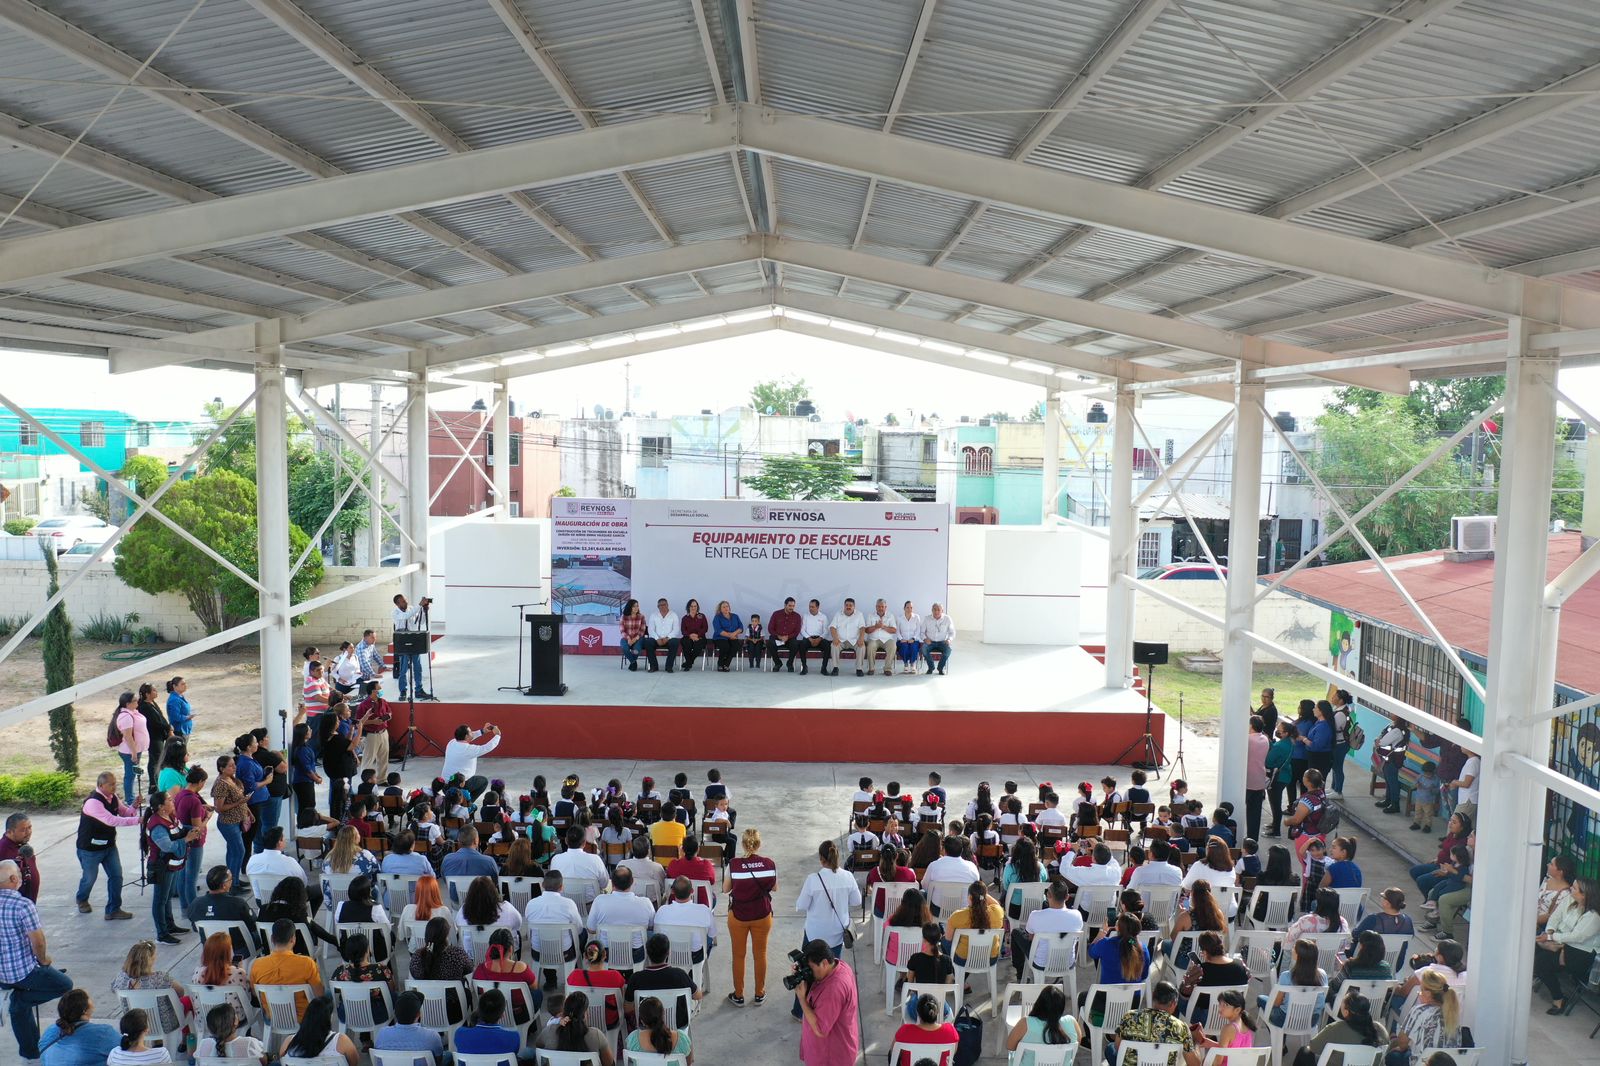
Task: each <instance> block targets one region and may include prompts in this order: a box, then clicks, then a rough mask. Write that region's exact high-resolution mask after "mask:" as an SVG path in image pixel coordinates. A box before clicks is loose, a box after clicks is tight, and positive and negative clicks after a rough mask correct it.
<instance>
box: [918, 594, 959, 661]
mask: <svg viewBox="0 0 1600 1066" xmlns="http://www.w3.org/2000/svg"><path fill="white" fill-rule="evenodd" d="M955 639H956V624H955V622H954V621H953V620H952V619H951V618H950V616H949V615H948V614H946V613H945V610H944V606H943V605H942V604H938V603H936V604H934V605H933V607H932V608H930V610H929V614H928V617H927V618H924V619H923V620H922V661H923V662H924V663H925V664H927V667H928V672H929V673H930V674H931V673H933V672H934V670H933V653H934V652H938V653H939V673H941V674H943V673H944V672H945V669H946V668H947V667H948V666H949V665H950V645H951V644H953V643H955Z"/></svg>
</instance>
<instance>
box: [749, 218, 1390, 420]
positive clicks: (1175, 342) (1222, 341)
mask: <svg viewBox="0 0 1600 1066" xmlns="http://www.w3.org/2000/svg"><path fill="white" fill-rule="evenodd" d="M767 257H768V258H769V259H771V260H773V261H774V262H778V263H784V264H787V265H789V266H795V267H804V268H808V269H811V270H822V271H827V272H829V273H833V274H847V275H849V276H850V277H853V278H859V279H861V280H863V281H872V282H876V283H877V284H880V285H890V286H893V287H895V288H900V289H906V290H909V291H916V292H924V293H929V294H931V295H934V296H941V297H944V298H946V299H951V300H960V301H971V302H977V303H980V304H984V305H986V306H989V307H995V308H998V309H1000V310H1004V311H1009V312H1011V313H1013V314H1017V315H1025V316H1034V317H1038V318H1044V319H1049V320H1053V321H1060V322H1072V323H1076V324H1078V325H1083V326H1089V327H1092V328H1095V329H1105V330H1108V331H1110V332H1113V333H1117V334H1120V335H1122V336H1127V337H1138V338H1140V339H1144V340H1151V339H1153V338H1154V337H1155V336H1156V335H1158V334H1159V335H1161V336H1162V337H1164V338H1166V339H1164V340H1160V341H1157V342H1156V343H1161V344H1171V345H1172V346H1174V347H1179V348H1185V349H1188V350H1190V351H1196V352H1201V353H1203V354H1207V355H1214V356H1218V357H1221V358H1225V359H1232V360H1235V361H1242V360H1245V359H1248V358H1250V353H1249V352H1248V351H1247V346H1249V345H1250V342H1252V341H1253V338H1250V337H1247V336H1244V335H1242V334H1238V333H1227V332H1224V331H1222V330H1219V329H1212V328H1211V327H1210V326H1202V325H1199V324H1198V323H1193V322H1179V321H1176V320H1174V319H1167V318H1161V317H1159V316H1157V315H1150V314H1146V313H1144V312H1142V311H1131V310H1127V309H1124V308H1120V307H1109V306H1107V305H1105V304H1094V303H1088V302H1087V301H1084V300H1076V299H1073V298H1072V297H1070V296H1057V295H1055V294H1053V293H1048V292H1045V291H1043V290H1041V289H1034V288H1029V287H1027V286H1025V285H1012V284H1009V283H1007V282H1001V281H990V280H988V279H986V278H977V277H972V276H969V275H966V274H956V273H953V272H951V271H946V270H940V269H938V268H936V267H927V266H921V265H919V264H915V263H906V262H901V261H898V260H892V259H885V258H880V257H878V256H872V255H867V254H866V253H864V252H857V251H851V250H849V249H845V248H832V247H828V246H826V245H820V244H807V243H804V242H799V241H789V240H775V241H769V242H768V245H767ZM1259 348H1260V353H1261V359H1260V364H1261V365H1263V366H1285V365H1292V364H1294V363H1306V362H1316V361H1320V360H1323V359H1326V358H1327V354H1326V353H1324V352H1317V351H1313V350H1311V349H1308V348H1300V347H1297V346H1295V345H1290V344H1283V343H1282V342H1279V341H1261V342H1260V344H1259ZM1330 379H1331V380H1336V381H1338V382H1339V383H1340V384H1345V385H1361V386H1362V387H1364V388H1372V389H1381V390H1383V391H1385V392H1404V391H1406V389H1407V388H1408V387H1409V385H1410V382H1409V379H1408V378H1406V376H1405V375H1404V374H1403V373H1398V374H1388V373H1384V372H1382V371H1381V370H1364V371H1360V372H1359V373H1357V374H1353V375H1351V374H1342V373H1341V374H1339V375H1330ZM1357 379H1359V380H1357Z"/></svg>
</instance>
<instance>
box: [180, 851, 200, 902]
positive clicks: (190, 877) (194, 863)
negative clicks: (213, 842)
mask: <svg viewBox="0 0 1600 1066" xmlns="http://www.w3.org/2000/svg"><path fill="white" fill-rule="evenodd" d="M205 864H206V849H205V845H204V844H201V843H199V842H196V843H193V844H191V845H189V855H188V857H187V858H186V859H185V860H184V863H183V870H182V871H180V872H179V874H178V906H180V907H182V908H183V912H184V913H185V914H187V913H189V904H191V903H193V902H194V899H195V897H196V896H197V895H199V894H200V893H199V885H200V871H201V870H202V869H204V868H205Z"/></svg>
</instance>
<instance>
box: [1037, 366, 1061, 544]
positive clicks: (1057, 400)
mask: <svg viewBox="0 0 1600 1066" xmlns="http://www.w3.org/2000/svg"><path fill="white" fill-rule="evenodd" d="M1043 471H1044V477H1043V479H1042V480H1043V485H1042V486H1041V488H1042V496H1041V500H1040V510H1039V521H1040V522H1041V523H1042V524H1044V525H1047V526H1048V525H1050V524H1051V522H1050V516H1051V515H1053V514H1055V513H1057V512H1056V507H1057V503H1056V500H1057V498H1058V497H1059V496H1060V495H1061V394H1060V393H1059V392H1057V391H1056V390H1055V389H1053V388H1051V387H1049V386H1046V387H1045V390H1044V467H1043Z"/></svg>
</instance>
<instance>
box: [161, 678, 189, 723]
mask: <svg viewBox="0 0 1600 1066" xmlns="http://www.w3.org/2000/svg"><path fill="white" fill-rule="evenodd" d="M188 691H189V682H187V681H185V680H184V679H183V675H181V674H180V675H179V676H177V677H175V678H173V679H172V680H171V681H168V682H167V722H168V724H170V725H171V726H172V732H173V733H174V734H176V735H177V736H180V737H187V736H188V735H189V734H190V733H193V732H194V708H193V707H191V706H189V697H188V695H187V693H188Z"/></svg>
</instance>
